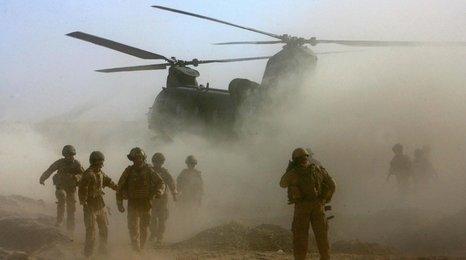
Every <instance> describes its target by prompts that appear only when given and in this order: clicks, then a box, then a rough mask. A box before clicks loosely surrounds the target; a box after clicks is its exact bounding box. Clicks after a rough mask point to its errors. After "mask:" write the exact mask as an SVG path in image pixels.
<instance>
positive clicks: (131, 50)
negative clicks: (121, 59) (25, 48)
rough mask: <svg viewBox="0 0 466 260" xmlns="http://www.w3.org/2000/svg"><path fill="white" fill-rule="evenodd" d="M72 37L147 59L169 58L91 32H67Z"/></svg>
mask: <svg viewBox="0 0 466 260" xmlns="http://www.w3.org/2000/svg"><path fill="white" fill-rule="evenodd" d="M67 35H68V36H70V37H73V38H76V39H80V40H83V41H86V42H90V43H94V44H97V45H100V46H103V47H107V48H110V49H112V50H115V51H119V52H123V53H126V54H129V55H132V56H135V57H138V58H141V59H147V60H166V61H168V59H167V58H166V57H164V56H162V55H159V54H157V53H153V52H149V51H145V50H141V49H138V48H135V47H131V46H128V45H125V44H122V43H119V42H115V41H112V40H108V39H105V38H101V37H98V36H94V35H91V34H87V33H83V32H72V33H68V34H67Z"/></svg>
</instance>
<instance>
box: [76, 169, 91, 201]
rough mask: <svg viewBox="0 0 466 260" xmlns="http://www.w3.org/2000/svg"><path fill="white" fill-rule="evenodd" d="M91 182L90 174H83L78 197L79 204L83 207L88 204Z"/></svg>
mask: <svg viewBox="0 0 466 260" xmlns="http://www.w3.org/2000/svg"><path fill="white" fill-rule="evenodd" d="M89 182H90V176H89V174H83V177H82V178H81V181H80V182H79V186H78V197H79V202H80V203H81V205H84V204H86V202H87V194H88V190H89Z"/></svg>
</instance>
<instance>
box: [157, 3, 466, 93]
mask: <svg viewBox="0 0 466 260" xmlns="http://www.w3.org/2000/svg"><path fill="white" fill-rule="evenodd" d="M152 7H153V8H157V9H161V10H165V11H169V12H173V13H178V14H183V15H187V16H192V17H196V18H200V19H204V20H209V21H213V22H216V23H221V24H225V25H228V26H232V27H236V28H240V29H243V30H247V31H251V32H255V33H258V34H262V35H266V36H269V37H272V38H275V40H270V41H233V42H220V43H214V44H215V45H236V44H284V46H283V48H282V50H280V51H279V52H278V53H276V54H274V55H273V56H271V57H270V58H269V59H268V61H267V64H266V67H265V70H264V73H263V76H262V81H261V83H260V85H261V87H262V88H263V89H272V90H273V89H277V88H278V87H280V86H281V85H283V83H284V82H286V80H287V79H290V78H293V82H295V83H298V84H290V85H292V86H293V85H298V86H299V85H301V84H300V83H302V82H303V81H304V80H305V77H306V75H308V74H309V72H310V71H312V70H313V69H314V68H315V67H316V63H317V56H316V53H315V52H313V51H312V50H311V49H310V48H308V47H307V46H306V45H310V46H316V45H318V44H338V45H344V46H351V47H390V46H394V47H416V46H431V47H465V46H466V42H461V41H450V42H445V41H437V42H435V41H374V40H328V39H318V38H317V37H310V38H305V37H299V36H291V35H288V34H282V35H279V34H275V33H270V32H266V31H263V30H258V29H255V28H252V27H246V26H242V25H238V24H234V23H231V22H227V21H223V20H220V19H216V18H212V17H208V16H204V15H200V14H196V13H191V12H187V11H182V10H178V9H174V8H170V7H165V6H160V5H153V6H152ZM337 52H341V51H337ZM343 52H345V51H343ZM329 53H335V52H329Z"/></svg>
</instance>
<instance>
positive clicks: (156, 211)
mask: <svg viewBox="0 0 466 260" xmlns="http://www.w3.org/2000/svg"><path fill="white" fill-rule="evenodd" d="M164 162H165V156H163V154H162V153H155V154H154V155H153V156H152V166H153V169H154V171H155V172H156V173H157V174H159V175H160V177H162V180H163V182H164V183H165V185H164V192H163V194H162V196H161V197H160V198H154V199H153V200H152V219H151V225H150V231H151V233H150V238H149V240H154V239H155V238H157V243H158V244H162V240H163V233H164V232H165V222H166V221H167V219H168V192H170V193H171V195H172V197H173V201H176V199H177V198H176V196H177V191H176V187H175V181H174V180H173V178H172V176H171V175H170V173H169V172H168V170H167V169H165V168H164V167H162V165H163V164H164Z"/></svg>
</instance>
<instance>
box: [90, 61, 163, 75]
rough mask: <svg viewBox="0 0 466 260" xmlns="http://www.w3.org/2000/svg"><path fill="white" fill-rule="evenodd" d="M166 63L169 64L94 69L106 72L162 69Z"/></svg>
mask: <svg viewBox="0 0 466 260" xmlns="http://www.w3.org/2000/svg"><path fill="white" fill-rule="evenodd" d="M168 65H170V63H163V64H151V65H142V66H131V67H119V68H111V69H102V70H96V71H97V72H105V73H108V72H123V71H141V70H163V69H166V68H167V66H168Z"/></svg>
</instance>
